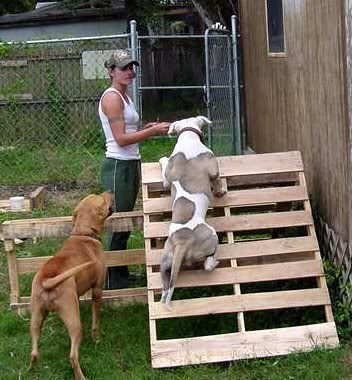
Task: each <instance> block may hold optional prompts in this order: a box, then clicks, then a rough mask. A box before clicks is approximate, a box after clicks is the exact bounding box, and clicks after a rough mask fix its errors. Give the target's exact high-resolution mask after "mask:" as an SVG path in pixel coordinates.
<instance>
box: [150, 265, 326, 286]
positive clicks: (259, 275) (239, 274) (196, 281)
mask: <svg viewBox="0 0 352 380" xmlns="http://www.w3.org/2000/svg"><path fill="white" fill-rule="evenodd" d="M254 268H255V270H254ZM323 274H324V271H323V265H322V262H321V260H310V261H297V262H293V263H285V269H284V270H283V268H282V264H281V263H279V264H265V265H255V266H248V267H247V266H243V267H236V268H215V269H214V270H213V271H212V272H207V271H205V270H197V271H194V270H188V271H182V272H180V273H179V275H178V277H177V281H176V287H177V288H186V287H196V286H215V285H226V284H245V283H251V282H264V281H277V280H287V279H297V278H309V277H319V276H322V275H323ZM161 287H162V281H161V274H160V273H159V272H156V273H152V274H150V275H149V277H148V289H161Z"/></svg>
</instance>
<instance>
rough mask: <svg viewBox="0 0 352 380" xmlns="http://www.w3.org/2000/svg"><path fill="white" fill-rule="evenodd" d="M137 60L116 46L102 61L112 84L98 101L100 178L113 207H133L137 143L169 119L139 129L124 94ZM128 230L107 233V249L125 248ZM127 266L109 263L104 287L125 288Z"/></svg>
mask: <svg viewBox="0 0 352 380" xmlns="http://www.w3.org/2000/svg"><path fill="white" fill-rule="evenodd" d="M138 65H139V63H138V62H137V61H135V60H133V59H132V56H131V55H130V53H129V52H128V51H125V50H117V51H116V52H114V53H113V54H112V55H111V56H110V58H109V59H108V60H107V61H106V62H105V67H106V68H107V70H108V74H109V76H110V78H111V86H110V87H109V88H108V89H107V90H105V92H104V93H103V95H102V96H101V98H100V102H99V116H100V120H101V124H102V128H103V131H104V134H105V139H106V152H105V158H104V160H103V162H102V166H101V173H100V174H101V181H102V184H103V187H104V189H105V190H111V191H113V192H114V195H115V211H131V210H133V208H134V205H135V202H136V198H137V194H138V190H139V181H140V154H139V146H138V143H139V142H141V141H143V140H145V139H147V138H148V137H151V136H157V135H165V134H167V132H168V130H169V123H148V124H147V125H146V126H145V127H144V128H143V129H140V130H138V123H139V115H138V113H137V112H136V110H135V107H134V104H133V102H132V100H131V99H130V98H129V96H128V95H127V86H128V85H129V84H131V83H132V80H133V78H134V77H135V71H134V67H135V66H138ZM129 235H130V232H119V233H113V234H110V237H109V250H110V251H115V250H124V249H126V247H127V240H128V237H129ZM128 276H129V272H128V267H127V266H126V267H110V268H108V274H107V288H108V289H117V288H125V287H127V285H128Z"/></svg>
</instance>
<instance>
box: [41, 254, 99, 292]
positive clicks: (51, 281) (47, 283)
mask: <svg viewBox="0 0 352 380" xmlns="http://www.w3.org/2000/svg"><path fill="white" fill-rule="evenodd" d="M92 264H94V261H88V262H87V263H84V264H80V265H77V266H76V267H73V268H70V269H68V270H67V271H65V272H62V273H60V274H59V275H57V276H55V277H52V278H47V279H45V280H44V281H43V283H42V286H43V288H44V289H45V290H51V289H53V288H55V286H57V285H59V284H61V282H63V281H65V280H67V279H68V278H70V277H72V276H74V275H75V274H77V273H79V272H80V271H82V270H83V269H85V268H87V267H89V266H91V265H92Z"/></svg>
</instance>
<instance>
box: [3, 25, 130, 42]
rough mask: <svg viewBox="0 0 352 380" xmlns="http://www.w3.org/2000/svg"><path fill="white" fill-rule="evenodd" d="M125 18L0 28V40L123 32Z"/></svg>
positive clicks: (124, 30) (25, 39) (24, 39)
mask: <svg viewBox="0 0 352 380" xmlns="http://www.w3.org/2000/svg"><path fill="white" fill-rule="evenodd" d="M126 31H127V22H126V20H103V21H82V22H75V23H67V24H56V25H38V26H37V25H36V26H25V27H15V28H8V29H0V40H1V41H6V42H9V41H30V40H42V39H54V38H71V37H91V36H102V35H112V34H123V33H126Z"/></svg>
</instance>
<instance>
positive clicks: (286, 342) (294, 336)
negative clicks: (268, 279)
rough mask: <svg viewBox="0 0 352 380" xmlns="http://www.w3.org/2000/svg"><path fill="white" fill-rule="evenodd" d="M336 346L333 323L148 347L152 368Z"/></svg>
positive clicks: (189, 339) (203, 338)
mask: <svg viewBox="0 0 352 380" xmlns="http://www.w3.org/2000/svg"><path fill="white" fill-rule="evenodd" d="M337 345H338V338H337V332H336V327H335V323H321V324H316V325H305V326H295V327H287V328H279V329H270V330H260V331H249V332H245V333H232V334H222V335H212V336H203V337H197V338H186V339H170V340H159V341H157V342H155V343H153V344H152V347H151V354H152V364H153V367H154V368H162V367H175V366H180V365H190V364H200V363H211V362H224V361H232V360H235V359H236V360H240V359H251V358H262V357H268V356H277V355H287V354H292V353H294V352H302V351H310V350H314V349H316V348H317V347H325V348H329V347H331V348H333V347H336V346H337Z"/></svg>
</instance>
